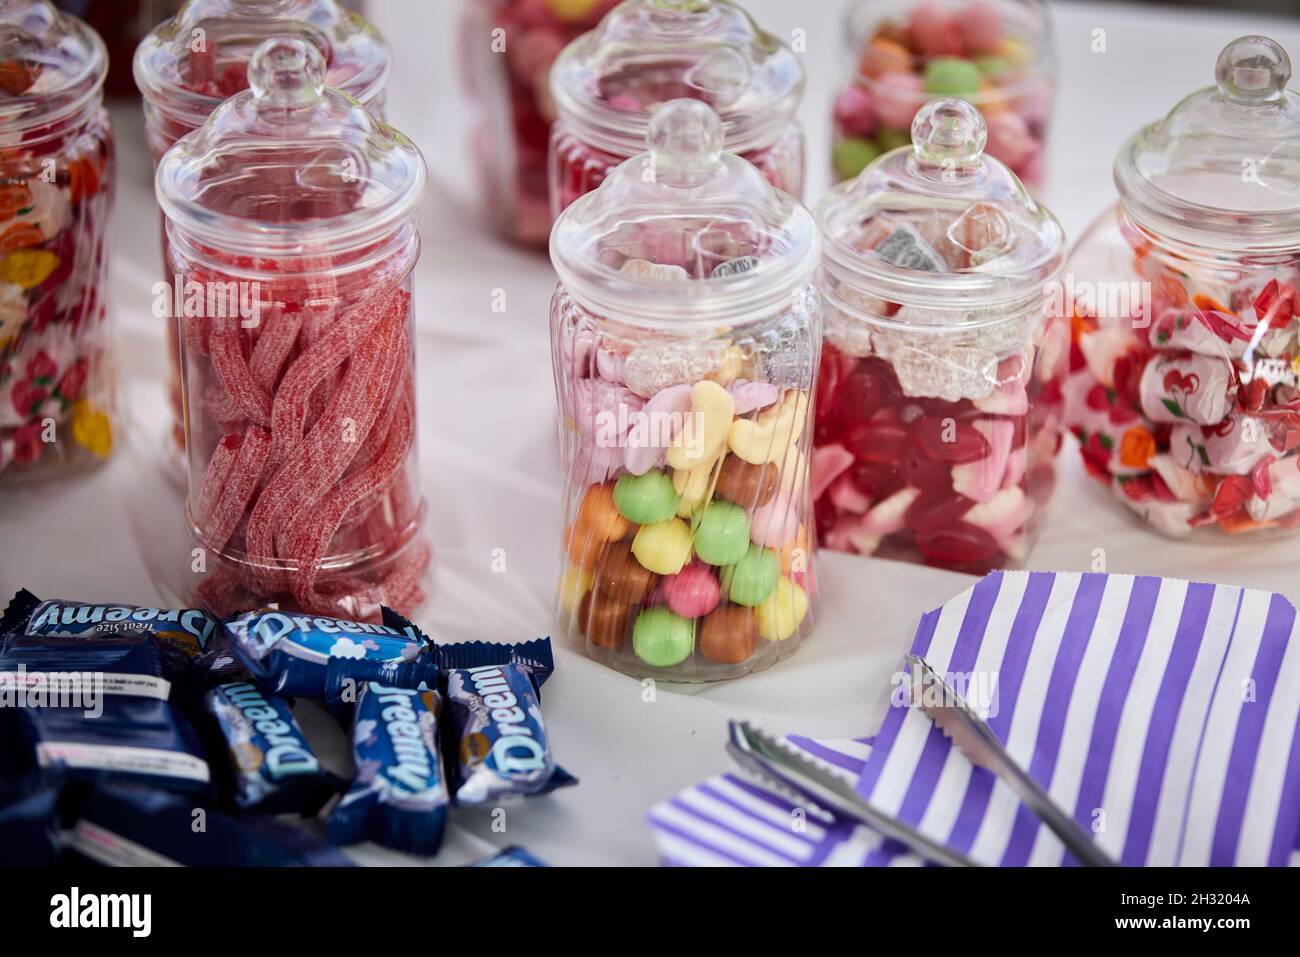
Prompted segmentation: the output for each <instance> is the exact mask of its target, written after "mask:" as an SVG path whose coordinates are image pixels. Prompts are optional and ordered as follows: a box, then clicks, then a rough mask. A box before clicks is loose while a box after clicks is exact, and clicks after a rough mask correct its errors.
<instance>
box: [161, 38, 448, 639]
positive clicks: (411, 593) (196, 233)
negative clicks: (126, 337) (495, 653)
mask: <svg viewBox="0 0 1300 957" xmlns="http://www.w3.org/2000/svg"><path fill="white" fill-rule="evenodd" d="M248 76H249V80H250V89H249V90H246V91H244V92H242V93H239V94H236V95H235V96H234V97H232V98H231V99H229V100H227V101H226V102H225V103H224V104H222V105H221V106H220V107H218V108H217V109H216V110H215V111H214V112H213V113H212V115H211V116H210V117H209V119H208V120H207V122H206V123H205V124H204V125H203V126H202V127H200V129H199V130H197V131H196V132H194V133H192V134H190V135H189V136H186V137H183V138H182V139H181V140H180V141H179V142H177V143H176V144H175V145H174V146H173V147H172V148H171V149H169V150H168V151H167V152H166V153H165V154H164V156H163V158H162V160H161V161H160V162H159V165H158V172H157V196H158V202H159V205H160V206H161V207H162V209H163V213H164V216H165V225H166V229H167V250H168V255H169V257H170V258H169V261H168V269H169V271H170V272H172V273H173V274H175V275H176V276H177V277H178V291H177V305H176V308H175V309H173V310H172V312H171V318H172V321H173V322H174V324H175V325H176V326H177V327H178V329H179V330H180V332H179V333H178V335H177V339H178V340H179V341H180V342H181V347H182V358H183V378H182V381H183V383H184V386H185V390H186V394H185V410H186V415H187V421H186V428H185V437H186V451H187V455H188V465H189V469H188V472H189V496H188V499H187V502H186V509H187V518H188V523H189V526H190V529H191V532H192V534H193V538H194V541H195V543H196V544H197V545H198V546H199V549H198V550H197V552H196V554H199V555H201V556H202V560H201V561H200V562H198V563H197V565H198V567H196V568H195V570H196V572H197V573H198V582H197V585H196V587H195V590H194V594H193V596H192V598H193V600H195V601H197V602H199V603H200V604H201V605H202V606H203V607H205V608H209V609H212V610H213V611H218V612H220V613H221V614H223V615H224V614H229V613H230V611H231V610H234V609H238V608H249V607H256V606H260V605H264V604H267V603H270V602H275V603H277V604H278V605H280V606H282V607H292V608H298V609H302V610H304V611H307V612H309V613H313V614H324V615H331V616H335V617H342V618H352V619H357V620H369V621H376V620H378V618H379V614H380V611H379V606H380V605H381V604H383V605H387V606H389V607H392V608H395V609H397V610H398V611H400V612H402V613H404V614H406V613H410V612H411V611H413V610H414V609H415V608H417V607H418V606H419V605H420V603H421V602H422V600H423V598H424V581H425V574H426V571H427V568H428V564H429V558H430V551H429V547H428V545H427V543H426V542H425V541H424V539H423V537H422V535H421V534H420V530H421V526H422V523H423V518H424V504H423V499H422V497H421V494H420V484H419V478H418V475H417V466H418V455H417V450H416V434H417V430H416V424H415V423H416V413H415V364H414V342H413V327H414V311H413V303H412V285H413V284H412V269H413V268H414V266H415V262H416V259H417V258H418V256H419V250H420V239H419V232H418V230H417V224H416V215H415V207H416V204H417V203H418V201H419V198H420V195H421V193H422V192H423V186H424V182H425V176H426V174H425V167H424V161H423V158H422V157H421V156H420V153H419V151H418V150H417V149H416V148H415V146H414V145H413V144H412V143H411V142H410V141H409V140H408V139H407V138H406V137H404V136H403V135H402V134H400V133H399V132H397V131H396V130H394V129H392V128H391V127H389V126H386V125H385V124H383V123H380V122H379V121H377V120H376V119H374V117H373V116H372V115H371V114H370V113H369V112H368V111H367V110H366V109H364V108H363V107H362V106H360V105H359V104H358V103H357V102H356V100H354V99H352V98H351V97H348V96H347V95H345V94H343V93H341V92H339V91H337V90H332V89H329V88H327V87H326V86H325V85H324V78H325V76H326V64H325V60H324V58H323V57H322V55H321V54H320V51H319V49H318V47H317V46H316V44H315V43H313V42H311V41H310V40H307V39H303V38H299V37H283V38H272V39H270V40H267V41H265V42H264V43H263V44H262V45H261V46H259V47H258V48H257V50H256V51H255V52H254V54H253V56H252V58H251V60H250V61H249V69H248Z"/></svg>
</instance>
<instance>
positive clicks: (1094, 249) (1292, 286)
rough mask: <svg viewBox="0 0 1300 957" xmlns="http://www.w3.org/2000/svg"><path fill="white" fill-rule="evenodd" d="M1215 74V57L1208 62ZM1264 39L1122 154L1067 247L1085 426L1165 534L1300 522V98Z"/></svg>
mask: <svg viewBox="0 0 1300 957" xmlns="http://www.w3.org/2000/svg"><path fill="white" fill-rule="evenodd" d="M1206 67H1207V69H1206V74H1207V76H1208V75H1209V72H1210V71H1209V64H1206ZM1290 77H1291V63H1290V60H1289V59H1288V58H1287V55H1286V52H1285V51H1284V50H1283V49H1282V48H1281V47H1280V46H1278V45H1277V44H1276V43H1274V42H1273V41H1272V40H1269V39H1267V38H1265V37H1242V38H1240V39H1237V40H1234V41H1233V42H1232V43H1230V44H1228V46H1227V47H1226V48H1225V49H1224V50H1223V52H1222V53H1221V54H1220V56H1219V59H1218V62H1217V64H1216V65H1215V68H1214V79H1215V84H1214V85H1213V86H1210V87H1207V88H1205V89H1202V90H1200V91H1198V92H1195V93H1193V94H1192V95H1191V96H1189V97H1188V98H1186V99H1185V100H1183V101H1182V102H1181V103H1179V104H1178V105H1177V106H1175V107H1174V108H1173V111H1172V112H1171V113H1170V114H1169V115H1168V116H1167V117H1165V118H1164V119H1163V120H1160V121H1157V122H1155V123H1152V124H1151V125H1150V126H1147V127H1145V128H1143V129H1141V130H1139V131H1138V132H1137V133H1136V134H1134V135H1133V137H1132V138H1131V139H1130V140H1129V141H1128V143H1127V144H1125V146H1124V147H1123V148H1122V149H1121V150H1120V153H1119V155H1118V156H1117V157H1116V159H1115V184H1116V186H1117V187H1118V189H1119V197H1120V198H1119V203H1118V205H1117V206H1115V207H1112V208H1111V209H1108V210H1107V211H1106V212H1104V213H1103V214H1102V215H1101V216H1100V217H1099V219H1098V220H1097V221H1096V222H1095V223H1094V224H1093V225H1092V226H1091V227H1090V228H1089V230H1088V232H1087V233H1086V234H1085V236H1084V237H1083V239H1082V240H1081V241H1080V242H1079V245H1078V247H1077V248H1076V250H1075V252H1074V254H1073V256H1072V257H1071V259H1070V265H1069V269H1068V271H1067V277H1066V278H1067V280H1068V283H1067V286H1066V292H1067V293H1068V296H1067V300H1068V301H1067V305H1068V307H1069V309H1070V312H1071V313H1072V318H1071V323H1072V328H1073V349H1072V351H1071V362H1070V369H1071V375H1070V379H1069V382H1068V386H1067V389H1066V397H1067V408H1068V413H1069V424H1070V428H1071V431H1072V432H1073V433H1074V434H1075V436H1076V437H1077V438H1078V440H1079V443H1080V446H1081V451H1082V454H1083V461H1084V465H1085V466H1086V467H1087V470H1088V472H1089V473H1090V474H1091V475H1092V476H1093V477H1095V478H1096V479H1098V480H1099V481H1100V482H1102V483H1103V484H1104V485H1105V486H1106V487H1107V488H1109V489H1110V490H1111V491H1112V492H1113V493H1114V495H1115V498H1117V499H1118V500H1119V501H1120V502H1122V503H1123V504H1124V505H1125V506H1126V507H1127V508H1128V510H1129V511H1130V512H1131V513H1133V514H1135V515H1137V516H1138V517H1140V518H1141V519H1143V520H1145V521H1146V522H1148V523H1149V524H1150V525H1151V526H1152V527H1154V528H1155V529H1157V530H1158V531H1160V532H1163V533H1165V534H1166V535H1170V536H1175V537H1183V536H1188V535H1191V534H1193V533H1194V532H1198V531H1200V530H1205V531H1204V532H1202V534H1209V533H1223V532H1227V533H1231V534H1254V533H1260V532H1272V531H1279V530H1290V529H1294V528H1296V527H1297V526H1300V453H1298V451H1297V450H1298V449H1300V344H1298V341H1297V337H1298V336H1300V318H1298V313H1300V306H1298V305H1297V301H1296V300H1297V289H1298V288H1300V94H1298V93H1296V92H1295V91H1294V90H1288V89H1287V88H1286V87H1287V83H1288V81H1289V80H1290Z"/></svg>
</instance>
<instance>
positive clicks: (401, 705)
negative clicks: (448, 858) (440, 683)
mask: <svg viewBox="0 0 1300 957" xmlns="http://www.w3.org/2000/svg"><path fill="white" fill-rule="evenodd" d="M439 707H440V703H439V695H438V692H436V691H419V690H416V689H414V688H394V687H391V686H388V685H382V684H379V683H378V682H374V681H367V682H363V683H362V684H361V686H360V689H359V692H358V696H357V702H356V710H355V713H354V717H353V723H352V756H353V759H354V762H355V765H356V769H357V773H356V777H355V778H354V779H353V781H352V784H351V786H350V787H349V788H348V791H347V793H346V794H344V795H343V798H342V799H341V800H340V801H339V803H338V805H337V806H335V808H334V810H333V811H331V812H330V816H329V838H330V840H331V841H332V842H333V843H335V844H355V843H358V842H360V841H367V840H369V841H374V842H375V843H377V844H382V845H383V846H384V847H389V848H392V849H394V850H399V851H405V852H407V853H410V854H420V855H432V854H436V853H437V851H438V848H439V846H441V844H442V834H443V830H444V828H445V827H446V822H447V806H448V804H449V803H450V801H449V798H448V796H447V783H446V780H445V778H444V776H443V770H442V759H441V757H440V755H439V752H438V737H439V732H438V712H439Z"/></svg>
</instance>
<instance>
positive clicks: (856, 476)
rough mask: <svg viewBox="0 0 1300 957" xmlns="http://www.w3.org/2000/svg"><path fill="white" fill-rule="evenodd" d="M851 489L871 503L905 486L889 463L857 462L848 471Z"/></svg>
mask: <svg viewBox="0 0 1300 957" xmlns="http://www.w3.org/2000/svg"><path fill="white" fill-rule="evenodd" d="M849 481H851V482H852V483H853V487H854V488H856V489H857V490H858V491H859V492H861V493H862V494H863V495H865V496H866V497H867V498H869V499H871V500H873V501H879V500H880V499H883V498H888V497H889V496H891V495H893V494H894V493H895V492H897V491H898V490H899V489H901V488H902V487H903V485H904V484H905V479H904V477H903V476H902V475H900V474H899V472H898V469H896V468H894V466H893V464H892V463H889V462H858V463H857V464H856V465H854V466H853V467H852V468H850V469H849Z"/></svg>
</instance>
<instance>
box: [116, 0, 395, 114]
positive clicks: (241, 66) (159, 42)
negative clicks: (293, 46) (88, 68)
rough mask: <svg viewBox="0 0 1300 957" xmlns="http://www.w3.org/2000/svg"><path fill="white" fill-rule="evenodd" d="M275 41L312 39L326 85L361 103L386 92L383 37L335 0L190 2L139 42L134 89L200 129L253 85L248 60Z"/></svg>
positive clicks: (386, 55) (217, 0)
mask: <svg viewBox="0 0 1300 957" xmlns="http://www.w3.org/2000/svg"><path fill="white" fill-rule="evenodd" d="M274 36H297V37H301V38H303V39H307V40H310V41H311V42H312V43H313V44H315V45H316V47H317V49H319V50H320V52H321V55H322V56H324V58H325V63H326V65H327V71H326V74H325V81H326V83H327V84H328V85H329V86H331V87H333V88H335V89H337V90H343V91H344V92H345V93H348V94H350V95H351V96H353V97H355V98H356V99H358V100H360V101H361V102H362V103H369V102H370V101H371V100H373V99H375V98H376V97H377V96H379V95H380V93H382V91H383V88H384V82H385V81H386V80H387V78H388V67H389V60H388V46H387V44H385V42H384V38H383V37H382V36H380V34H379V31H378V30H376V29H375V28H374V27H372V26H371V25H370V24H369V23H367V22H366V21H365V20H364V19H362V17H361V16H360V15H359V14H357V13H354V12H352V11H351V10H347V9H344V8H343V7H341V6H339V4H338V3H336V2H335V0H190V2H188V3H186V4H185V6H184V7H182V8H181V9H180V11H179V12H178V13H177V14H176V16H174V17H172V18H171V19H169V20H164V21H163V22H162V23H160V24H159V25H158V26H156V27H155V28H154V29H153V30H151V31H150V32H149V34H148V35H147V36H146V37H145V38H144V39H143V40H141V41H140V45H139V46H138V47H137V48H136V51H135V60H134V63H133V68H134V71H135V82H136V86H138V87H139V88H140V92H141V93H143V94H144V96H145V97H146V98H147V99H148V100H149V101H150V102H152V103H155V104H157V105H159V106H160V107H165V108H166V109H167V110H168V112H171V113H172V114H174V115H176V116H177V117H179V118H181V119H183V120H184V121H185V122H187V123H188V125H190V126H198V125H199V124H200V123H202V122H203V120H204V119H205V118H206V117H207V115H208V114H209V113H211V112H212V111H213V110H214V109H216V107H217V106H218V105H219V104H220V103H221V102H222V101H223V100H225V99H226V98H227V97H229V96H232V95H233V94H235V93H238V92H239V91H241V90H243V89H246V88H247V86H248V76H247V74H248V62H249V58H250V57H251V56H252V55H253V51H254V50H255V49H257V47H258V45H259V44H261V43H262V41H264V40H266V39H268V38H269V37H274Z"/></svg>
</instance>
